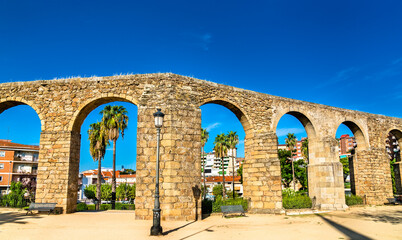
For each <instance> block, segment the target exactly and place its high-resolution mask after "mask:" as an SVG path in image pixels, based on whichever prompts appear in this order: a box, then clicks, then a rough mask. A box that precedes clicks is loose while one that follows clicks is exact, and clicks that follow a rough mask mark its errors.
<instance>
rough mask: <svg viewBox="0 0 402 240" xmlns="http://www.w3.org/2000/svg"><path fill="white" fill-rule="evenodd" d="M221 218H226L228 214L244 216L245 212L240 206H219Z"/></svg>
mask: <svg viewBox="0 0 402 240" xmlns="http://www.w3.org/2000/svg"><path fill="white" fill-rule="evenodd" d="M221 211H222V217H226V216H227V215H228V214H233V213H240V215H241V216H245V215H246V214H245V211H244V209H243V206H242V205H228V206H221Z"/></svg>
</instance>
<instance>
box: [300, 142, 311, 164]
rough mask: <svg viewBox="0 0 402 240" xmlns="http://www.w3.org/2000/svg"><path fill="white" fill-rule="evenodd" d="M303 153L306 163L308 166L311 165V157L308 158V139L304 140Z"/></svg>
mask: <svg viewBox="0 0 402 240" xmlns="http://www.w3.org/2000/svg"><path fill="white" fill-rule="evenodd" d="M301 153H302V156H303V158H304V161H305V162H306V163H307V164H308V163H309V156H308V138H305V139H303V140H302V145H301Z"/></svg>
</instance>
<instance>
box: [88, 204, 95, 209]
mask: <svg viewBox="0 0 402 240" xmlns="http://www.w3.org/2000/svg"><path fill="white" fill-rule="evenodd" d="M87 208H88V210H95V204H88V205H87Z"/></svg>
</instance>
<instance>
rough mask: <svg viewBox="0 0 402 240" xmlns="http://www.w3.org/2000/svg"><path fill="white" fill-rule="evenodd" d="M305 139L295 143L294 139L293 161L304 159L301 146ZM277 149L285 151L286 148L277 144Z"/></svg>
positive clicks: (284, 145)
mask: <svg viewBox="0 0 402 240" xmlns="http://www.w3.org/2000/svg"><path fill="white" fill-rule="evenodd" d="M305 139H307V138H302V139H301V140H300V141H297V139H296V145H295V152H294V153H293V161H297V160H299V159H304V157H303V154H302V144H303V141H304V140H305ZM278 149H283V150H287V149H288V148H287V146H286V144H278Z"/></svg>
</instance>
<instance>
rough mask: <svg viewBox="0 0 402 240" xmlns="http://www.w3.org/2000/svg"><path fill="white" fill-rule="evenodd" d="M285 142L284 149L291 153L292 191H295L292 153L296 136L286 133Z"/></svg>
mask: <svg viewBox="0 0 402 240" xmlns="http://www.w3.org/2000/svg"><path fill="white" fill-rule="evenodd" d="M285 142H286V147H287V148H288V149H289V151H290V152H291V153H292V154H291V156H290V160H291V161H292V176H293V178H292V180H293V190H294V191H296V184H295V169H294V164H293V152H294V151H295V145H296V136H295V134H294V133H288V135H287V136H286V139H285Z"/></svg>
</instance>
